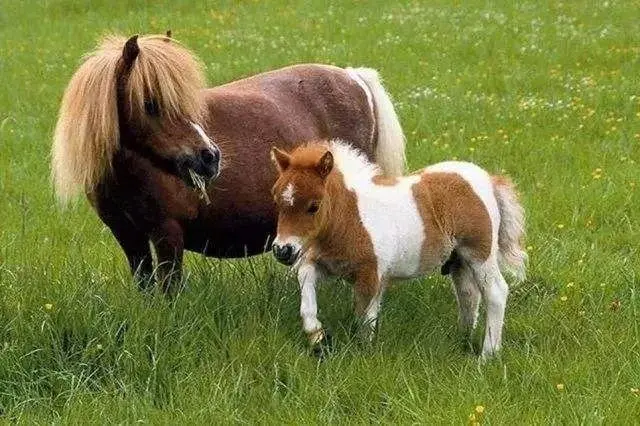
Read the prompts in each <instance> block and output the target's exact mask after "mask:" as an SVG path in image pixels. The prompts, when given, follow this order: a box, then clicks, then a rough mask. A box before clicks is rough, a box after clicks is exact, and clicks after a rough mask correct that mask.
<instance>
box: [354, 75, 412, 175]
mask: <svg viewBox="0 0 640 426" xmlns="http://www.w3.org/2000/svg"><path fill="white" fill-rule="evenodd" d="M347 72H348V73H349V75H351V76H352V78H354V80H356V81H358V80H362V81H363V82H364V84H365V85H366V86H367V88H368V89H369V92H370V93H368V94H367V97H369V94H370V95H371V97H372V98H373V100H372V103H373V105H372V107H373V109H374V111H375V114H376V117H375V118H376V125H377V130H378V140H377V143H376V162H377V163H378V165H379V166H380V167H381V168H382V171H383V172H384V174H385V175H387V176H401V175H402V174H403V173H404V171H405V164H406V158H405V152H404V150H405V147H404V133H403V132H402V126H400V120H398V115H397V114H396V110H395V108H394V107H393V103H392V102H391V98H390V96H389V94H388V93H387V91H386V90H385V89H384V86H383V85H382V81H381V79H380V76H379V75H378V72H377V71H376V70H374V69H371V68H347ZM354 74H355V76H354ZM358 83H360V82H358ZM365 91H366V90H365Z"/></svg>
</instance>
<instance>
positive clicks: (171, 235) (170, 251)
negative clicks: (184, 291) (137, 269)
mask: <svg viewBox="0 0 640 426" xmlns="http://www.w3.org/2000/svg"><path fill="white" fill-rule="evenodd" d="M151 240H152V241H153V245H154V247H155V249H156V255H157V256H158V269H157V271H156V272H157V277H158V282H159V283H161V284H162V291H163V292H164V293H165V294H166V295H169V296H171V295H173V294H174V293H176V292H177V291H178V290H180V286H181V285H182V257H183V253H184V234H183V231H182V226H180V224H179V223H178V222H177V221H175V220H173V219H171V220H167V221H165V222H164V223H163V224H162V225H161V226H159V227H158V228H157V229H155V230H154V231H153V232H152V233H151Z"/></svg>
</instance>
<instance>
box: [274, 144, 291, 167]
mask: <svg viewBox="0 0 640 426" xmlns="http://www.w3.org/2000/svg"><path fill="white" fill-rule="evenodd" d="M271 160H272V161H273V163H274V164H275V165H276V167H277V168H278V171H279V172H280V173H282V172H284V171H285V170H287V168H289V164H290V163H291V157H290V156H289V154H287V153H286V152H284V151H280V150H279V149H278V148H276V147H275V146H274V147H273V148H271Z"/></svg>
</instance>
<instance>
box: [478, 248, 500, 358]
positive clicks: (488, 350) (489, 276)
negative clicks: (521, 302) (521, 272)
mask: <svg viewBox="0 0 640 426" xmlns="http://www.w3.org/2000/svg"><path fill="white" fill-rule="evenodd" d="M471 268H472V270H473V276H474V278H475V281H476V283H477V284H478V286H479V287H480V290H481V291H482V296H483V298H484V301H485V304H486V309H487V321H486V327H485V335H484V343H483V345H482V357H483V358H488V357H490V356H493V355H495V354H496V353H497V352H498V351H499V350H500V347H501V345H502V327H503V323H504V311H505V308H506V306H507V296H508V295H509V287H508V286H507V282H506V281H505V279H504V277H503V276H502V273H501V272H500V268H499V267H498V261H497V260H496V258H495V256H491V257H490V258H489V259H488V260H487V261H486V262H484V263H481V264H480V263H472V264H471Z"/></svg>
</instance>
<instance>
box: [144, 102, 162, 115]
mask: <svg viewBox="0 0 640 426" xmlns="http://www.w3.org/2000/svg"><path fill="white" fill-rule="evenodd" d="M144 110H145V112H146V113H147V115H150V116H152V117H157V116H159V115H160V107H158V102H157V101H156V100H155V99H150V100H146V101H144Z"/></svg>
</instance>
